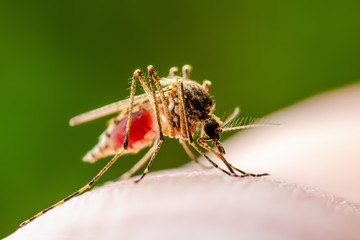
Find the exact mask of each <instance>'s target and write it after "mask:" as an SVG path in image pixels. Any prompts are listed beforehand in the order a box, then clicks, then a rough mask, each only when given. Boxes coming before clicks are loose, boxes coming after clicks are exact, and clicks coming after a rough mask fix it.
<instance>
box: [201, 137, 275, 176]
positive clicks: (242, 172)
mask: <svg viewBox="0 0 360 240" xmlns="http://www.w3.org/2000/svg"><path fill="white" fill-rule="evenodd" d="M205 141H211V139H210V138H207V137H201V138H199V139H198V140H197V142H198V144H199V145H200V146H201V147H203V148H205V149H206V150H208V151H209V152H212V153H213V154H215V155H216V156H217V157H218V158H220V159H221V160H222V161H223V162H224V164H225V165H226V166H228V168H229V167H230V168H231V169H234V170H235V171H238V172H240V173H241V174H243V175H242V176H243V177H246V176H252V177H262V176H267V175H269V174H268V173H261V174H255V173H247V172H244V171H242V170H240V169H238V168H236V167H234V166H233V165H231V164H230V163H229V162H228V161H226V159H225V158H224V156H223V155H222V154H220V153H218V152H216V151H214V150H213V149H212V148H210V147H209V146H208V145H207V144H206V143H205Z"/></svg>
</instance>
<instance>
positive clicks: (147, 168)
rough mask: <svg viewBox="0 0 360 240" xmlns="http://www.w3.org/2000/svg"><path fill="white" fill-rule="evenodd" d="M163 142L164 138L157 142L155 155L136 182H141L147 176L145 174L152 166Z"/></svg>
mask: <svg viewBox="0 0 360 240" xmlns="http://www.w3.org/2000/svg"><path fill="white" fill-rule="evenodd" d="M163 142H164V140H163V139H159V140H158V142H157V143H156V144H155V146H156V149H155V152H154V153H153V155H152V157H151V159H150V161H149V163H148V165H147V167H146V168H145V170H144V172H143V173H142V174H141V176H140V177H139V178H138V179H137V180H135V183H138V182H140V181H141V179H143V178H144V177H145V175H146V174H147V173H148V172H149V170H150V167H151V165H152V163H153V162H154V159H155V157H156V155H157V153H158V151H159V149H160V147H161V144H162V143H163Z"/></svg>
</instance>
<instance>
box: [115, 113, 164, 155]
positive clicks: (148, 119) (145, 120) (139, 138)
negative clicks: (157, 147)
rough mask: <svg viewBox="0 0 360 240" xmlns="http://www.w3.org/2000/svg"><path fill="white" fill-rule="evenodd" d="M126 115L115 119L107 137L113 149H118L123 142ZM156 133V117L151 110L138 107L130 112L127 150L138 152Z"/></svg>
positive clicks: (148, 143)
mask: <svg viewBox="0 0 360 240" xmlns="http://www.w3.org/2000/svg"><path fill="white" fill-rule="evenodd" d="M127 121H128V117H127V116H126V117H124V118H123V119H121V120H117V121H116V125H115V127H114V129H113V131H112V133H111V135H110V137H109V143H110V145H111V146H112V147H113V148H114V149H120V148H121V147H122V145H123V143H124V138H125V133H126V124H127ZM157 135H158V127H157V122H156V117H155V115H154V112H153V110H152V109H151V108H150V109H142V108H140V109H138V110H137V111H136V112H134V113H133V114H132V118H131V126H130V135H129V144H128V149H127V151H128V152H133V153H135V152H138V151H139V150H141V149H142V148H144V147H146V146H148V145H150V144H151V143H152V142H153V141H154V139H155V138H156V136H157Z"/></svg>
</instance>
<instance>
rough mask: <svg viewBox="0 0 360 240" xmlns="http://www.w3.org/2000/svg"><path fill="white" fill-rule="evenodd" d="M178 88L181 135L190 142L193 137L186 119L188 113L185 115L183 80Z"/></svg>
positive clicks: (178, 82)
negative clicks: (190, 137)
mask: <svg viewBox="0 0 360 240" xmlns="http://www.w3.org/2000/svg"><path fill="white" fill-rule="evenodd" d="M184 67H185V66H184ZM183 69H184V68H183ZM177 87H178V98H179V115H180V129H181V134H182V137H183V139H186V140H188V139H189V136H191V134H190V131H189V124H188V120H187V118H186V113H185V104H184V96H183V92H184V85H183V80H182V79H178V80H177Z"/></svg>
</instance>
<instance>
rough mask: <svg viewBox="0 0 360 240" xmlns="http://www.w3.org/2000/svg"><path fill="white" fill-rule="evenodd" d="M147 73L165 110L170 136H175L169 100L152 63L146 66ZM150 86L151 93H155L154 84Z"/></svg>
mask: <svg viewBox="0 0 360 240" xmlns="http://www.w3.org/2000/svg"><path fill="white" fill-rule="evenodd" d="M170 70H171V69H170ZM148 73H149V79H150V83H151V84H153V83H154V82H155V85H156V88H157V89H158V91H159V94H160V99H161V102H162V105H163V109H164V111H165V116H166V120H167V124H168V129H169V131H170V136H175V133H174V123H173V121H172V119H171V116H170V111H169V101H168V99H167V97H166V96H165V94H164V91H163V88H162V86H161V84H160V81H159V77H158V76H157V74H156V71H155V69H154V67H153V66H152V65H150V66H148ZM151 86H152V88H154V90H153V94H154V95H155V86H153V85H151ZM155 99H156V97H155ZM154 101H156V100H154ZM158 121H160V117H159V119H158Z"/></svg>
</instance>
